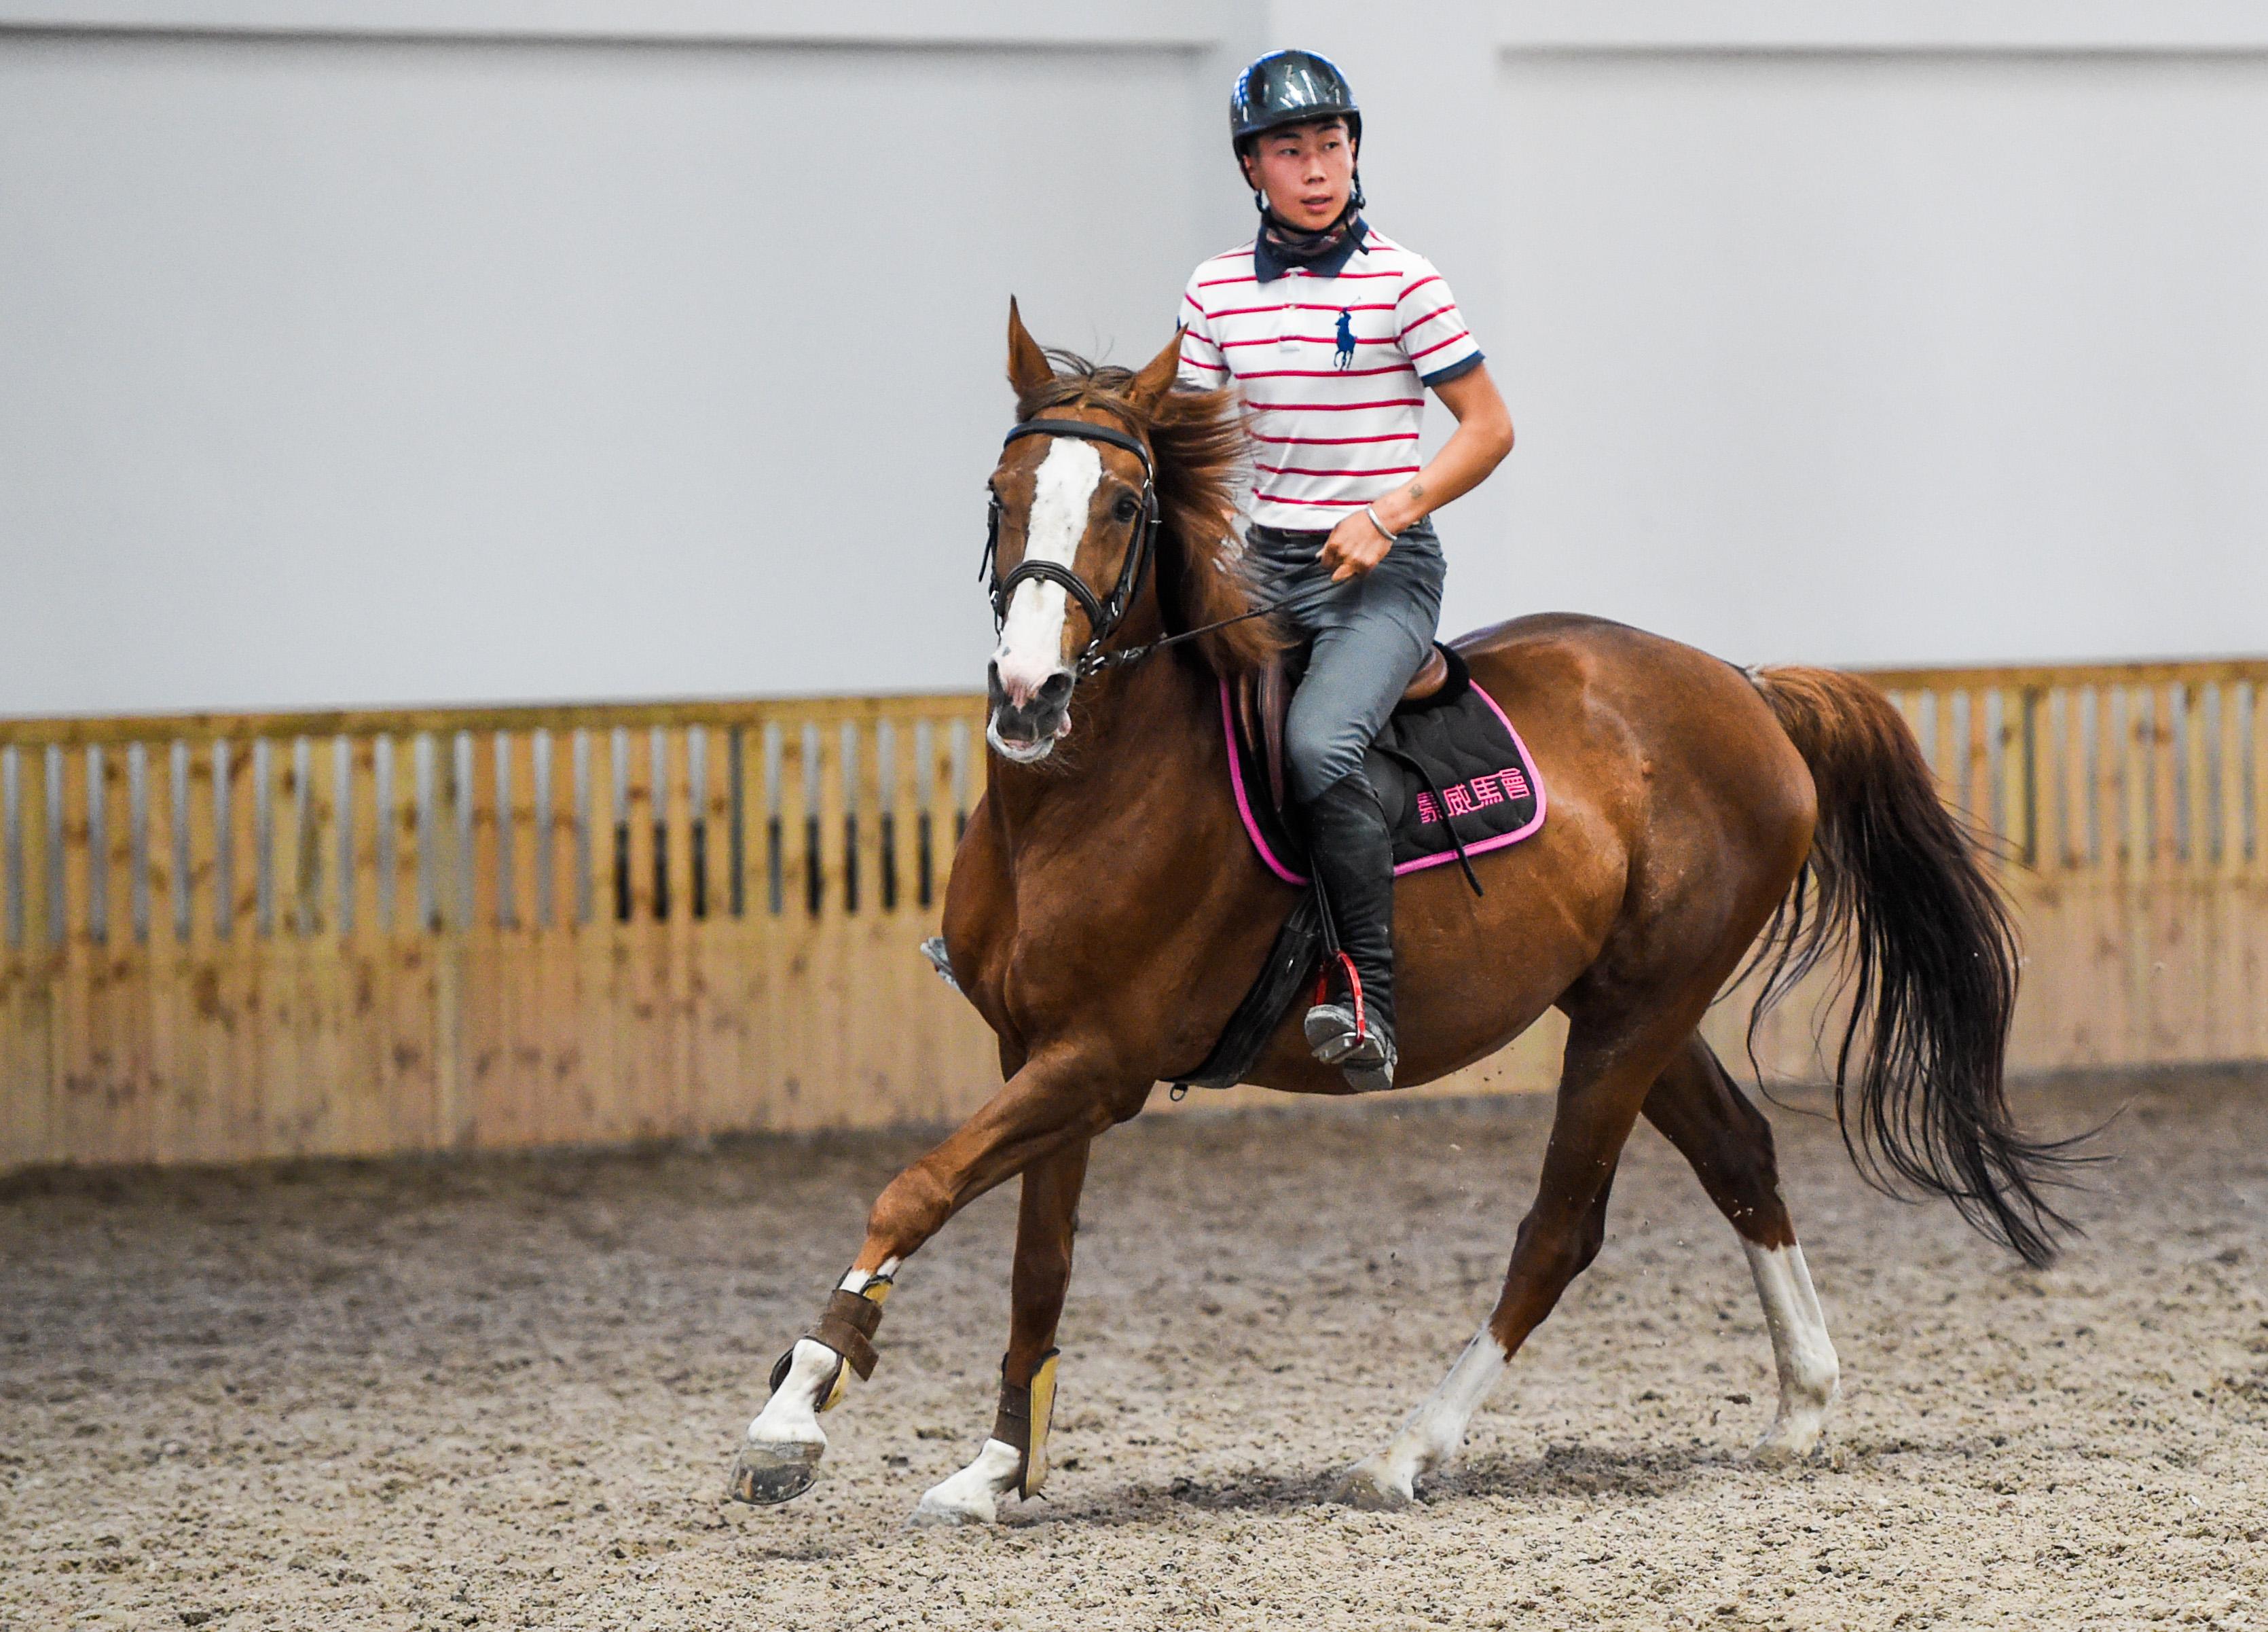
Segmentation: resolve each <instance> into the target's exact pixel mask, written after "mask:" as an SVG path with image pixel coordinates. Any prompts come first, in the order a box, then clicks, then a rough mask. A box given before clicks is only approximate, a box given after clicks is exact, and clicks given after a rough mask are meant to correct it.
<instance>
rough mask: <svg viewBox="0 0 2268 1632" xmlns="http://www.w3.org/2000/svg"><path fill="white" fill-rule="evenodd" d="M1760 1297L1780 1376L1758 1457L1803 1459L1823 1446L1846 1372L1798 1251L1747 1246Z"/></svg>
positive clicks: (1793, 1248) (1784, 1247) (1746, 1250)
mask: <svg viewBox="0 0 2268 1632" xmlns="http://www.w3.org/2000/svg"><path fill="white" fill-rule="evenodd" d="M1741 1245H1742V1249H1743V1250H1744V1251H1745V1252H1747V1253H1748V1255H1749V1273H1750V1274H1753V1275H1754V1276H1755V1277H1756V1296H1757V1298H1758V1299H1759V1300H1760V1301H1761V1302H1762V1303H1763V1304H1764V1326H1766V1328H1767V1329H1769V1330H1770V1331H1771V1342H1772V1364H1773V1366H1774V1367H1775V1368H1776V1369H1777V1370H1778V1373H1779V1410H1778V1413H1777V1414H1775V1415H1774V1416H1773V1418H1772V1425H1771V1428H1769V1429H1766V1430H1765V1432H1764V1437H1763V1438H1762V1439H1760V1440H1758V1441H1757V1442H1756V1451H1757V1452H1758V1454H1760V1455H1764V1456H1788V1457H1800V1456H1804V1455H1807V1454H1808V1453H1809V1451H1810V1450H1811V1448H1812V1447H1813V1446H1814V1445H1815V1444H1818V1443H1819V1436H1820V1433H1821V1431H1822V1430H1823V1429H1824V1428H1825V1427H1826V1425H1827V1407H1829V1405H1830V1404H1831V1403H1833V1401H1834V1399H1835V1388H1836V1385H1837V1382H1838V1381H1839V1380H1840V1378H1841V1376H1842V1369H1841V1367H1840V1366H1839V1365H1838V1364H1837V1362H1836V1359H1835V1345H1834V1344H1833V1343H1831V1342H1830V1341H1829V1340H1828V1337H1827V1317H1826V1315H1825V1314H1824V1313H1823V1311H1821V1309H1820V1307H1819V1294H1818V1293H1817V1292H1816V1291H1815V1290H1813V1289H1812V1285H1811V1271H1810V1269H1809V1268H1808V1267H1807V1266H1805V1264H1804V1261H1803V1249H1802V1248H1801V1247H1800V1246H1783V1247H1769V1246H1758V1245H1756V1243H1754V1242H1753V1241H1743V1242H1742V1244H1741Z"/></svg>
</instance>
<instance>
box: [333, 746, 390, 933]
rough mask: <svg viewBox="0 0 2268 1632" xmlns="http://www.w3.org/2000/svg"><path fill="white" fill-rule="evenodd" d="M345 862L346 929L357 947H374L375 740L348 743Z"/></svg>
mask: <svg viewBox="0 0 2268 1632" xmlns="http://www.w3.org/2000/svg"><path fill="white" fill-rule="evenodd" d="M343 816H344V819H345V823H346V831H345V835H344V838H345V848H344V860H343V862H342V866H343V867H344V868H345V870H346V874H347V878H346V884H347V890H346V903H345V905H346V912H347V923H348V927H349V928H350V929H351V930H352V931H353V932H354V938H355V940H356V942H357V943H358V944H361V945H364V946H370V945H372V944H375V943H376V942H377V941H378V939H379V931H380V928H381V926H380V925H379V913H378V893H379V862H380V860H381V859H382V858H381V854H380V851H381V846H380V845H379V814H378V739H377V738H376V737H374V736H357V737H350V738H349V739H348V745H347V797H346V799H345V801H343Z"/></svg>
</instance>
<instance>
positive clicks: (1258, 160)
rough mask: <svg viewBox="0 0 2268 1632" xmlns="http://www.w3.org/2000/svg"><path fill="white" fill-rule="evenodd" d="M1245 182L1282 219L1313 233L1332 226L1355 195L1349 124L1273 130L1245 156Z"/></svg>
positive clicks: (1325, 122)
mask: <svg viewBox="0 0 2268 1632" xmlns="http://www.w3.org/2000/svg"><path fill="white" fill-rule="evenodd" d="M1244 179H1245V180H1246V181H1249V182H1250V183H1251V184H1252V185H1253V186H1254V187H1256V188H1259V189H1260V190H1261V191H1262V192H1263V193H1265V194H1267V195H1268V207H1269V208H1270V210H1274V211H1275V212H1276V215H1277V218H1278V219H1279V220H1283V221H1288V222H1290V223H1291V224H1292V225H1293V226H1296V227H1300V228H1302V229H1304V230H1305V231H1307V232H1311V233H1312V232H1315V231H1318V230H1320V229H1321V228H1323V227H1326V226H1329V225H1330V224H1331V223H1332V222H1334V221H1336V220H1337V219H1338V216H1339V211H1341V210H1344V209H1345V208H1346V203H1347V197H1348V196H1349V195H1350V194H1351V193H1352V192H1353V191H1354V144H1353V143H1352V142H1351V141H1349V140H1348V139H1347V128H1346V122H1345V121H1344V120H1340V119H1326V120H1322V121H1320V122H1317V123H1314V124H1309V125H1290V126H1287V127H1285V129H1281V130H1270V132H1269V133H1268V134H1267V135H1265V136H1263V137H1260V138H1259V139H1258V140H1257V141H1256V142H1255V143H1254V144H1253V147H1252V151H1250V152H1249V153H1248V154H1246V155H1245V158H1244Z"/></svg>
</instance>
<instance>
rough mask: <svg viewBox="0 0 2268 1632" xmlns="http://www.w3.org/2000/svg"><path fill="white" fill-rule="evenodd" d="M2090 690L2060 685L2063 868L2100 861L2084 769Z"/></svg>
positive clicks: (2089, 781) (2089, 784)
mask: <svg viewBox="0 0 2268 1632" xmlns="http://www.w3.org/2000/svg"><path fill="white" fill-rule="evenodd" d="M2091 696H2092V693H2091V692H2088V691H2086V690H2083V689H2082V688H2080V687H2079V686H2066V687H2065V688H2064V698H2065V705H2064V716H2063V788H2064V794H2063V799H2064V811H2065V822H2064V845H2063V860H2064V865H2065V866H2066V868H2080V867H2085V866H2087V865H2088V863H2089V862H2090V861H2101V860H2103V859H2104V857H2103V853H2102V851H2100V850H2097V849H2095V847H2094V846H2095V845H2096V843H2097V842H2098V841H2097V839H2096V838H2095V833H2096V831H2098V830H2097V825H2096V823H2095V815H2094V812H2095V784H2094V779H2092V778H2091V777H2090V776H2089V775H2088V742H2089V741H2090V739H2089V738H2088V734H2087V705H2088V699H2089V698H2090V697H2091Z"/></svg>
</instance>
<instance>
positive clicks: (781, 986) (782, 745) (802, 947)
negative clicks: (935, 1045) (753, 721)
mask: <svg viewBox="0 0 2268 1632" xmlns="http://www.w3.org/2000/svg"><path fill="white" fill-rule="evenodd" d="M777 729H778V734H777V757H776V761H775V769H776V777H775V780H774V782H773V785H772V809H773V810H774V812H775V813H776V816H775V822H774V825H775V827H776V828H777V831H778V833H779V845H778V851H779V865H778V868H777V875H778V881H779V892H778V898H779V911H778V912H777V913H776V914H774V915H773V916H772V917H771V918H770V919H769V920H768V921H767V923H766V926H765V927H766V930H767V932H768V935H769V939H770V947H769V949H768V956H766V957H765V959H764V963H765V966H766V967H767V968H769V969H770V970H771V971H772V981H771V985H770V987H769V988H768V990H767V992H766V994H765V1006H764V1029H765V1035H767V1036H770V1037H776V1038H778V1039H779V1041H780V1047H779V1052H777V1053H776V1054H771V1055H769V1056H765V1057H763V1058H764V1070H765V1074H766V1077H767V1079H768V1082H767V1090H768V1093H769V1094H770V1098H771V1101H772V1103H773V1104H776V1105H777V1106H779V1107H780V1113H779V1114H780V1121H781V1124H782V1126H788V1127H808V1126H812V1118H811V1113H810V1109H809V1106H808V1105H807V1104H806V1095H805V1093H804V1076H805V1073H804V1071H803V1069H802V1067H803V1064H804V1062H805V1060H806V1053H807V1050H806V1043H805V1038H806V1036H807V1035H808V1032H809V1030H810V1018H811V1016H810V1005H809V1004H808V1002H807V1001H806V995H807V993H809V991H810V989H811V973H812V971H811V963H810V959H811V945H812V912H811V906H810V901H809V897H808V894H807V891H806V884H805V879H806V875H807V873H809V872H810V871H811V870H813V869H814V866H815V863H814V858H813V856H812V853H811V826H812V824H811V823H810V822H809V821H808V820H807V819H806V818H807V817H808V816H809V810H810V804H811V781H812V778H813V776H814V772H813V769H812V766H811V764H810V762H809V759H808V757H807V755H806V746H807V745H806V740H805V735H804V729H803V722H802V721H801V720H799V719H798V718H796V717H795V716H794V715H792V714H784V715H782V716H781V717H780V718H779V719H778V720H777Z"/></svg>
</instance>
